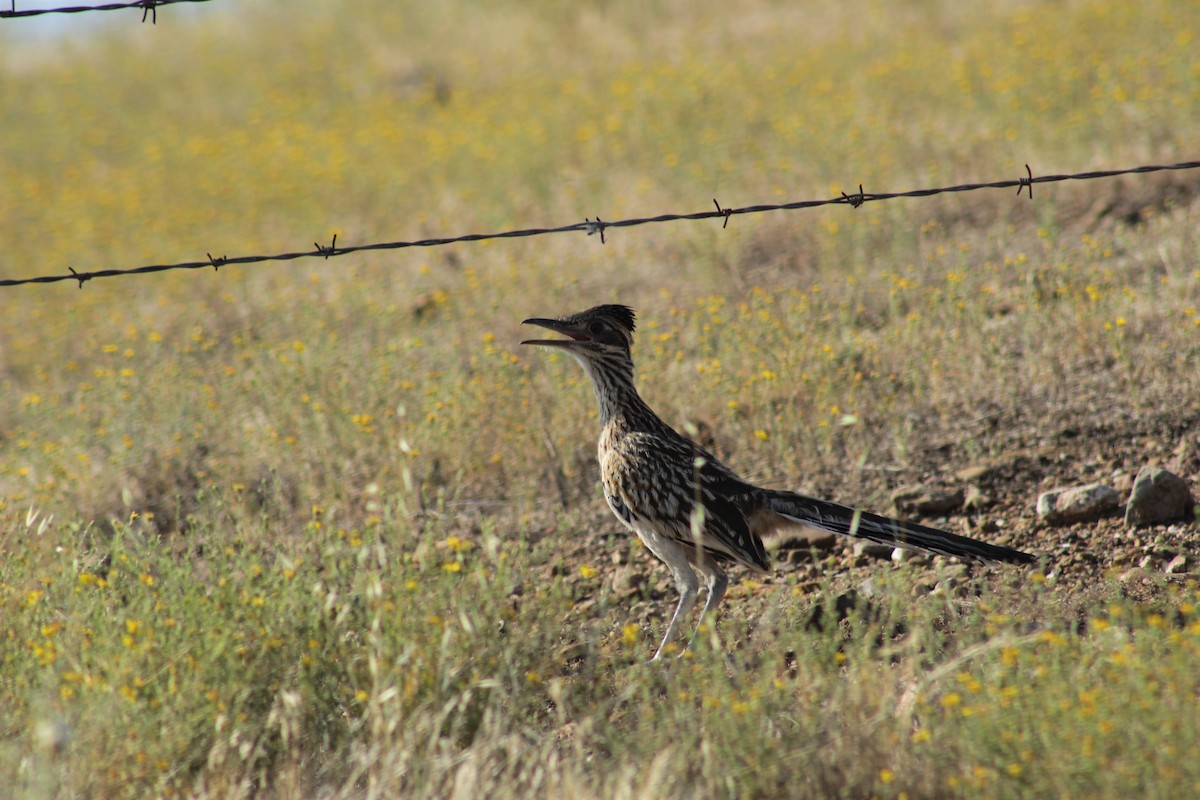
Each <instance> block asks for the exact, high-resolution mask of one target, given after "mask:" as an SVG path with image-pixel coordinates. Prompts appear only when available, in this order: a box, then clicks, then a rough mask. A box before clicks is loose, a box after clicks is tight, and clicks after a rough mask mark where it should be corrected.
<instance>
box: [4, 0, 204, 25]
mask: <svg viewBox="0 0 1200 800" xmlns="http://www.w3.org/2000/svg"><path fill="white" fill-rule="evenodd" d="M208 1H209V0H133V2H129V3H105V4H104V5H99V6H63V7H61V8H30V9H23V10H21V11H18V10H17V0H10V3H9V8H8V10H7V11H6V10H4V9H0V19H16V18H17V17H37V16H40V15H42V14H80V13H83V12H84V11H120V10H122V9H126V8H140V9H141V10H142V22H145V21H146V15H147V14H148V15H149V17H150V23H151V24H152V25H157V24H158V7H159V6H169V5H171V4H173V3H207V2H208Z"/></svg>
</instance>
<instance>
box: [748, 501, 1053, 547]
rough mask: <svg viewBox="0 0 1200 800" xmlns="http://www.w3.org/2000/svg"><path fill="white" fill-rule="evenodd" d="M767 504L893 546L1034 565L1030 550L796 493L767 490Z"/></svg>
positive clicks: (795, 518)
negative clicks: (990, 542) (973, 537)
mask: <svg viewBox="0 0 1200 800" xmlns="http://www.w3.org/2000/svg"><path fill="white" fill-rule="evenodd" d="M766 494H767V506H768V507H769V508H770V509H771V511H773V512H775V513H776V514H779V515H780V516H782V517H785V518H786V519H787V520H789V521H791V522H794V523H797V524H799V525H803V526H806V527H810V528H819V529H820V530H825V531H829V532H831V533H838V534H841V535H843V536H853V537H855V538H858V539H866V540H868V541H871V542H877V543H879V544H885V545H891V546H892V547H904V548H909V549H915V550H925V551H927V552H930V553H937V554H940V555H946V556H956V557H958V558H962V559H966V560H969V561H985V562H987V561H1003V562H1007V563H1010V564H1032V563H1033V562H1035V561H1036V560H1037V559H1036V558H1035V557H1034V556H1032V555H1030V554H1029V553H1023V552H1021V551H1020V550H1013V549H1012V548H1009V547H1001V546H1000V545H995V544H988V543H987V542H981V541H978V540H977V539H970V538H968V537H966V536H959V535H958V534H955V533H949V532H948V531H943V530H938V529H937V528H930V527H929V526H927V525H921V524H918V523H916V522H904V521H902V520H898V519H892V518H890V517H884V516H881V515H879V514H872V513H870V512H868V511H860V510H858V509H854V508H849V507H848V506H843V505H838V504H837V503H830V502H827V501H825V500H817V499H816V498H813V497H805V496H804V495H802V494H796V493H795V492H781V491H771V492H767V493H766Z"/></svg>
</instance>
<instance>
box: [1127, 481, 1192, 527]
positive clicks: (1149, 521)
mask: <svg viewBox="0 0 1200 800" xmlns="http://www.w3.org/2000/svg"><path fill="white" fill-rule="evenodd" d="M1195 506H1196V501H1195V500H1194V499H1192V493H1191V491H1189V490H1188V485H1187V481H1185V480H1184V479H1183V478H1181V477H1179V476H1178V475H1175V474H1173V473H1170V472H1167V471H1166V470H1165V469H1163V468H1162V467H1142V469H1141V471H1140V472H1138V474H1137V478H1135V479H1134V481H1133V489H1131V490H1130V492H1129V501H1128V502H1127V503H1126V504H1125V524H1126V525H1130V526H1136V525H1154V524H1155V523H1158V522H1172V521H1174V520H1179V519H1192V518H1194V516H1195V510H1194V509H1195Z"/></svg>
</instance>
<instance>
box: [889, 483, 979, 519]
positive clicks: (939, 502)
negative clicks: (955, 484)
mask: <svg viewBox="0 0 1200 800" xmlns="http://www.w3.org/2000/svg"><path fill="white" fill-rule="evenodd" d="M892 503H893V504H894V505H895V506H896V510H898V511H902V512H904V513H906V514H945V513H946V512H948V511H954V510H955V509H957V508H961V507H962V504H963V491H962V489H948V488H945V487H941V486H919V485H914V486H901V487H900V488H899V489H897V490H896V491H894V492H892Z"/></svg>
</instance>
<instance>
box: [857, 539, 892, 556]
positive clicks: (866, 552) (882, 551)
mask: <svg viewBox="0 0 1200 800" xmlns="http://www.w3.org/2000/svg"><path fill="white" fill-rule="evenodd" d="M895 549H896V548H894V547H892V546H891V545H890V544H879V543H877V542H855V543H854V555H855V556H870V557H871V558H891V557H892V551H893V550H895Z"/></svg>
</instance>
